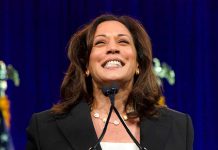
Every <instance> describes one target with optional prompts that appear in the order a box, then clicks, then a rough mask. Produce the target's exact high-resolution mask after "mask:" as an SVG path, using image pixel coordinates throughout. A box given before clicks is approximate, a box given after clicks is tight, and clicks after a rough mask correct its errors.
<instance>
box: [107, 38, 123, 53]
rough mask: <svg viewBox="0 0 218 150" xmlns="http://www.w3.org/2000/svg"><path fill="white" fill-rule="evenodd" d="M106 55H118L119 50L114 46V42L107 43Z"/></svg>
mask: <svg viewBox="0 0 218 150" xmlns="http://www.w3.org/2000/svg"><path fill="white" fill-rule="evenodd" d="M106 53H107V54H119V53H120V50H119V47H118V45H117V44H116V42H112V41H111V42H110V43H108V46H107V52H106Z"/></svg>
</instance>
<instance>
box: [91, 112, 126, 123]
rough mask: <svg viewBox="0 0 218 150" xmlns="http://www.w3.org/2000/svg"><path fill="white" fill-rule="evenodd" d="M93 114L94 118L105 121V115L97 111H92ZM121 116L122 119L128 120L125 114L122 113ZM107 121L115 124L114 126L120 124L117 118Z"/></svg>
mask: <svg viewBox="0 0 218 150" xmlns="http://www.w3.org/2000/svg"><path fill="white" fill-rule="evenodd" d="M93 116H94V118H96V119H100V120H102V122H103V123H106V120H107V117H101V116H100V114H99V113H98V112H94V114H93ZM122 118H123V120H124V121H127V120H128V117H127V115H123V116H122ZM109 123H111V124H113V125H115V126H118V125H119V124H120V121H119V120H114V121H110V120H109Z"/></svg>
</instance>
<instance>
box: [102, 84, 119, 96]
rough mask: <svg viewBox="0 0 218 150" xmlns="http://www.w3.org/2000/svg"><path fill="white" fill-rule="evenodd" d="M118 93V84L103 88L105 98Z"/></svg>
mask: <svg viewBox="0 0 218 150" xmlns="http://www.w3.org/2000/svg"><path fill="white" fill-rule="evenodd" d="M118 91H119V85H118V84H117V83H112V84H110V85H104V86H102V92H103V94H104V95H105V96H110V95H115V94H117V92H118Z"/></svg>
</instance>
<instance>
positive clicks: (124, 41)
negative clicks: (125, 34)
mask: <svg viewBox="0 0 218 150" xmlns="http://www.w3.org/2000/svg"><path fill="white" fill-rule="evenodd" d="M118 43H120V44H129V41H128V40H124V39H122V40H119V41H118Z"/></svg>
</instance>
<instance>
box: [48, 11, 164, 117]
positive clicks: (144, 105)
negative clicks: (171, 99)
mask: <svg viewBox="0 0 218 150" xmlns="http://www.w3.org/2000/svg"><path fill="white" fill-rule="evenodd" d="M112 20H113V21H118V22H120V23H122V24H123V25H125V26H126V28H127V29H128V30H129V31H130V33H131V35H132V37H133V41H134V44H135V47H136V50H137V61H138V63H139V70H140V73H139V75H136V76H135V78H134V85H133V88H132V91H131V92H130V94H129V96H128V100H127V103H126V107H125V109H126V110H127V109H128V108H129V106H130V107H131V108H132V111H131V112H129V114H128V115H129V116H130V117H131V116H132V117H142V116H148V117H151V116H154V114H156V112H157V110H158V108H159V107H158V100H159V99H160V97H161V96H162V92H161V87H160V86H159V85H158V83H157V77H156V76H155V74H154V73H153V70H152V48H151V42H150V38H149V36H148V34H147V32H146V31H145V29H144V27H143V26H142V24H141V23H140V22H139V21H137V20H135V19H133V18H131V17H129V16H114V15H111V14H105V15H101V16H99V17H97V18H95V19H94V20H93V21H92V22H91V23H89V24H87V25H85V26H84V27H83V28H82V29H80V30H79V31H78V32H76V33H75V34H74V35H73V36H72V37H71V39H70V41H69V43H68V57H69V59H70V66H69V68H68V70H67V72H66V75H65V77H64V80H63V82H62V85H61V100H60V101H59V102H58V103H57V104H55V105H54V106H53V107H52V111H53V112H54V113H56V114H64V113H67V112H69V111H70V109H72V107H73V106H74V105H76V104H77V103H78V102H79V101H81V100H86V101H87V103H88V104H89V105H91V104H92V102H93V89H92V81H91V77H90V76H89V77H86V75H85V71H86V66H87V63H88V62H89V56H90V53H91V50H92V46H93V39H94V34H95V31H96V28H97V26H98V25H99V24H100V23H102V22H104V21H112Z"/></svg>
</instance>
